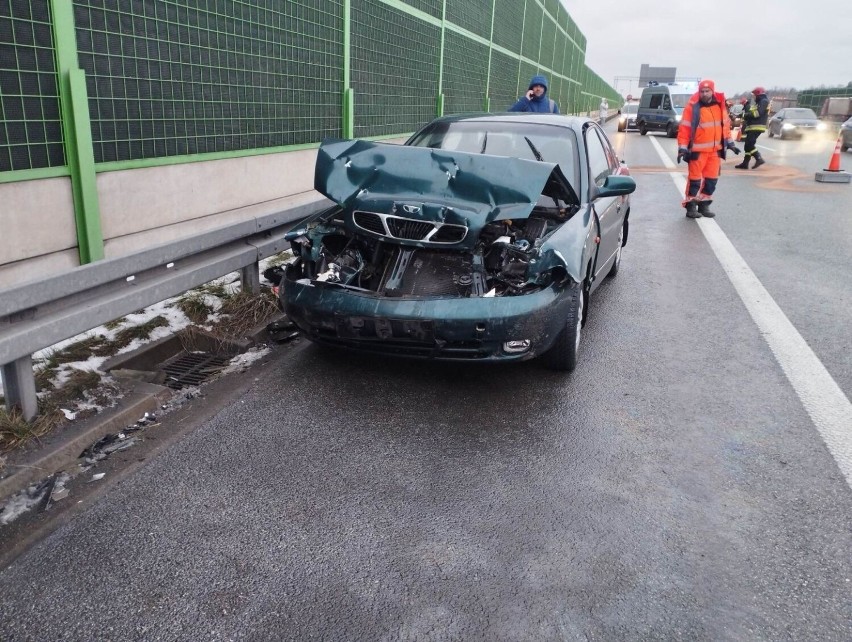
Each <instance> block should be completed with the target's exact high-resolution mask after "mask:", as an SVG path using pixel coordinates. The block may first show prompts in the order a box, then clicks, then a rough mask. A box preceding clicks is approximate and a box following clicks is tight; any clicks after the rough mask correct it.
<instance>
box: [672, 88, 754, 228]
mask: <svg viewBox="0 0 852 642" xmlns="http://www.w3.org/2000/svg"><path fill="white" fill-rule="evenodd" d="M729 149H730V150H731V151H732V152H734V153H735V154H739V153H740V149H739V148H738V147H737V146H736V145H735V144H734V141H733V140H731V120H730V118H729V117H728V110H727V109H725V96H724V95H723V94H721V93H717V92H716V84H715V83H714V82H713V81H712V80H702V81H701V82H700V83H698V91H697V92H696V93H695V94H694V95H693V96H692V98H690V99H689V103H687V105H686V108H685V109H684V110H683V117H682V118H681V120H680V127H678V130H677V162H678V163H679V162H680V161H682V160H685V161H687V163H688V164H689V180H688V182H687V184H686V198H684V200H683V203H682V204H683V206H684V207H685V208H686V215H687V216H688V217H689V218H700V217H702V216H706V217H708V218H713V217H714V216H716V215H715V214H714V213H713V212H711V211H710V203H712V202H713V193H714V192H715V191H716V183H717V182H718V181H719V168H720V167H721V165H722V160H721V159H723V158H725V152H726V151H727V150H729Z"/></svg>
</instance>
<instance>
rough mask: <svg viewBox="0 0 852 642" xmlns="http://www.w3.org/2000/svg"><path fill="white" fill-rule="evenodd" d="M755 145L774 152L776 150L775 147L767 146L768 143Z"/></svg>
mask: <svg viewBox="0 0 852 642" xmlns="http://www.w3.org/2000/svg"><path fill="white" fill-rule="evenodd" d="M755 147H760V149H765V150H766V151H768V152H774V151H775V148H774V147H767V146H766V145H755Z"/></svg>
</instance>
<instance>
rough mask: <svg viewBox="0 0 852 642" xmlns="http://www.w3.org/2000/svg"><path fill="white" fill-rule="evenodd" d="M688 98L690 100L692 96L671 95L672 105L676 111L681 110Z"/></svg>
mask: <svg viewBox="0 0 852 642" xmlns="http://www.w3.org/2000/svg"><path fill="white" fill-rule="evenodd" d="M690 98H692V94H672V105H674V107H675V108H676V109H683V108H684V107H686V103H688V102H689V99H690Z"/></svg>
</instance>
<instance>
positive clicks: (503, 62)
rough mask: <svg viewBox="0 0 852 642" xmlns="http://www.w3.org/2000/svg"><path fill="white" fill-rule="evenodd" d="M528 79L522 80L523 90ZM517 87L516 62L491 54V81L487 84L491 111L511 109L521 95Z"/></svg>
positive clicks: (507, 57)
mask: <svg viewBox="0 0 852 642" xmlns="http://www.w3.org/2000/svg"><path fill="white" fill-rule="evenodd" d="M528 82H529V78H527V79H525V80H523V83H524V86H523V89H526V87H527V85H526V83H528ZM521 89H522V88H520V87H518V60H517V59H516V58H512V57H511V56H507V55H505V54H502V53H500V52H499V51H493V52H491V79H490V81H489V83H488V97H489V98H490V99H491V111H505V110H506V109H508V108H509V107H511V106H512V105H513V104H514V103H515V101H516V100H518V97H519V96H520V94H521Z"/></svg>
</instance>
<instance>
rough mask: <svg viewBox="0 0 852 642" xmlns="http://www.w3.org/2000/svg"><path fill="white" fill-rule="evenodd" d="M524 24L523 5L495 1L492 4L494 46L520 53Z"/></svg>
mask: <svg viewBox="0 0 852 642" xmlns="http://www.w3.org/2000/svg"><path fill="white" fill-rule="evenodd" d="M523 23H524V3H523V2H518V0H495V3H494V44H496V45H499V46H500V47H503V48H504V49H508V50H509V51H520V48H521V29H520V26H521V25H522V24H523Z"/></svg>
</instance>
